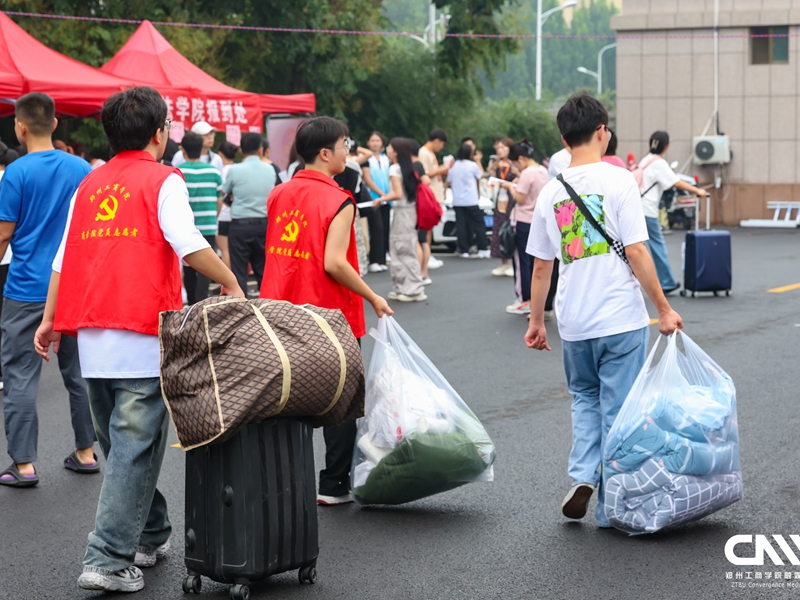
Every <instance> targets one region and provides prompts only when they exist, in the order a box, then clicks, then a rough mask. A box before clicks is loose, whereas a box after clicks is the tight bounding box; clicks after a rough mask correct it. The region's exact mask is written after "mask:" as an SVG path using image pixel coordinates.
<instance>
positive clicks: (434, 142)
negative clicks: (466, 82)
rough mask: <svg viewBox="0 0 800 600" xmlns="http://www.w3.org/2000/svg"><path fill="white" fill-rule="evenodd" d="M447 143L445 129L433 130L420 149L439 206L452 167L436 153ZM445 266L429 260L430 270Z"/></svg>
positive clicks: (430, 235)
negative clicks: (446, 177) (445, 180)
mask: <svg viewBox="0 0 800 600" xmlns="http://www.w3.org/2000/svg"><path fill="white" fill-rule="evenodd" d="M446 143H447V133H445V131H444V130H443V129H433V130H432V131H431V132H430V133H429V134H428V141H427V142H425V143H424V144H423V145H422V147H421V148H420V149H419V162H421V163H422V166H423V168H424V169H425V174H426V175H427V176H428V177H430V180H431V183H430V186H431V190H432V191H433V195H434V196H436V199H437V200H438V201H439V204H444V201H445V193H444V180H443V177H445V176H447V172H448V170H449V169H450V165H449V164H448V165H444V164H443V165H440V164H439V159H438V158H436V153H437V152H441V151H442V150H443V149H444V145H445V144H446ZM432 244H433V233H432V232H430V233H428V245H429V246H430V245H432ZM443 266H444V261H442V260H439V259H438V258H436V257H435V256H433V255H431V257H430V258H429V259H428V268H429V269H438V268H440V267H443Z"/></svg>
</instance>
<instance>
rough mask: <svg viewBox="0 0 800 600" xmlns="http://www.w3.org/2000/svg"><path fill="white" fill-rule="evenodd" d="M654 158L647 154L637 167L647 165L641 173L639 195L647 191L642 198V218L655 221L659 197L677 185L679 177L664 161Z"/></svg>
mask: <svg viewBox="0 0 800 600" xmlns="http://www.w3.org/2000/svg"><path fill="white" fill-rule="evenodd" d="M654 158H655V155H654V154H648V155H647V156H645V157H644V158H643V159H642V160H641V162H640V163H639V165H642V164H645V165H647V167H645V169H644V172H643V173H642V187H641V189H640V190H639V193H640V194H641V193H642V192H644V191H645V190H648V189H649V191H648V192H647V193H646V194H645V195H644V196H642V208H643V209H644V216H645V217H652V218H654V219H657V218H658V205H659V204H660V202H661V195H662V194H663V193H664V192H665V191H667V190H668V189H670V188H671V187H673V186H674V185H675V184H676V183H678V182H679V181H680V177H678V176H677V175H676V174H675V171H673V170H672V167H670V166H669V163H668V162H667V161H666V160H664V159H663V158H661V157H659V158H655V159H654ZM648 163H649V164H648ZM653 184H655V185H653ZM651 186H652V187H651Z"/></svg>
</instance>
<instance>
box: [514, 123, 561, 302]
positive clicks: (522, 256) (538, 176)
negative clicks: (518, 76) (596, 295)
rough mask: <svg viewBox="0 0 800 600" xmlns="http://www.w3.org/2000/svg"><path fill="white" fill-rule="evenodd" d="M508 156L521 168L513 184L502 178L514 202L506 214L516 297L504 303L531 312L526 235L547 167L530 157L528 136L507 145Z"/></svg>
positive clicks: (549, 297) (551, 299) (531, 149)
mask: <svg viewBox="0 0 800 600" xmlns="http://www.w3.org/2000/svg"><path fill="white" fill-rule="evenodd" d="M508 159H509V160H510V161H511V162H512V163H514V164H515V166H516V167H517V169H518V170H519V171H520V176H519V179H518V180H517V183H516V185H514V184H513V183H511V182H510V181H504V182H503V183H502V184H501V185H502V186H503V187H504V188H505V190H506V191H507V192H508V195H509V196H510V197H511V198H513V200H514V202H515V205H514V208H513V209H512V210H511V213H510V214H509V218H510V219H511V222H512V224H513V225H514V228H515V230H516V233H517V236H516V237H517V250H516V255H515V258H514V273H515V277H514V287H515V290H516V292H517V298H518V300H517V301H516V302H515V303H514V304H512V305H510V306H507V307H506V312H508V313H511V314H515V315H524V314H529V313H530V312H531V277H532V276H533V262H534V259H533V257H532V256H531V255H530V254H528V251H527V248H528V236H529V234H530V231H531V221H532V220H533V209H534V208H535V207H536V199H537V198H538V197H539V192H541V191H542V188H543V187H544V186H545V185H546V184H547V181H548V177H547V169H545V168H544V167H543V166H541V165H540V164H539V163H537V162H536V161H535V160H534V159H533V146H532V145H531V144H530V143H529V142H528V140H527V139H525V140H522V141H520V142H518V143H517V144H514V145H512V146H511V148H510V149H509V153H508ZM552 296H553V294H548V295H547V297H548V299H549V305H548V304H546V305H545V311H552V310H553V297H552Z"/></svg>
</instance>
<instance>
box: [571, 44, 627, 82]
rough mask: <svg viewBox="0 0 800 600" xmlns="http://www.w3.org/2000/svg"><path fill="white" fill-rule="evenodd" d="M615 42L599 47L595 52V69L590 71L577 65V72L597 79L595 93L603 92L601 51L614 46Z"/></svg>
mask: <svg viewBox="0 0 800 600" xmlns="http://www.w3.org/2000/svg"><path fill="white" fill-rule="evenodd" d="M616 46H617V44H616V43H614V44H609V45H608V46H603V47H602V48H600V52H598V53H597V71H596V72H595V71H590V70H589V69H586V68H584V67H578V72H579V73H583V74H584V75H590V76H592V77H594V78H595V79H597V93H598V94H602V93H603V53H604V52H605V51H606V50H610V49H611V48H616Z"/></svg>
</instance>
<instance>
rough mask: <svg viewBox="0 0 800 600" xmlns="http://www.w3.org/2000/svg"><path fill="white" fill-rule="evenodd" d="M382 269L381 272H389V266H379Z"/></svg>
mask: <svg viewBox="0 0 800 600" xmlns="http://www.w3.org/2000/svg"><path fill="white" fill-rule="evenodd" d="M378 266H379V267H380V268H381V271H388V270H389V267H388V266H387V265H378Z"/></svg>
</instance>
